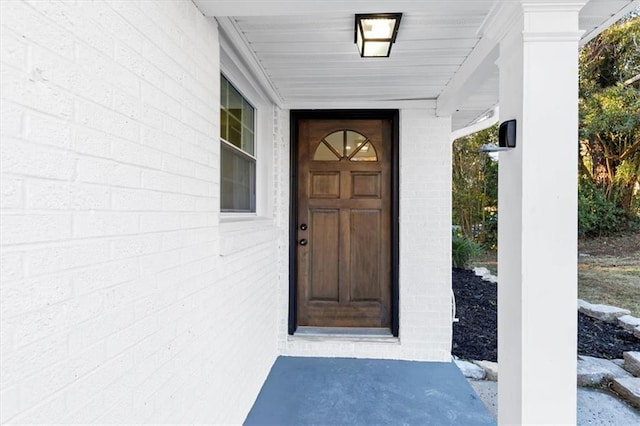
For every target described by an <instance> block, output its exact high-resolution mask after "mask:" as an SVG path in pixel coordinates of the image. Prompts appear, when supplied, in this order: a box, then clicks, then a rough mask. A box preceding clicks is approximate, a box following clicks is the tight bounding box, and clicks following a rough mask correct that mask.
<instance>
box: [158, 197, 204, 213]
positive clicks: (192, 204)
mask: <svg viewBox="0 0 640 426" xmlns="http://www.w3.org/2000/svg"><path fill="white" fill-rule="evenodd" d="M197 200H198V198H197V197H194V196H192V195H184V194H169V193H167V194H162V210H164V211H194V210H196V202H197Z"/></svg>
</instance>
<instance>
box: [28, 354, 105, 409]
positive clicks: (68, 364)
mask: <svg viewBox="0 0 640 426" xmlns="http://www.w3.org/2000/svg"><path fill="white" fill-rule="evenodd" d="M105 353H106V350H105V344H104V343H99V344H97V345H94V346H92V347H90V348H88V349H87V350H85V351H83V352H82V353H80V354H78V355H77V356H74V357H70V358H69V359H67V360H64V361H63V362H61V363H58V364H55V365H53V366H50V367H47V368H44V369H42V370H41V371H39V372H38V373H37V374H36V375H34V376H31V377H30V378H29V379H27V380H25V381H24V382H23V383H21V385H20V403H21V405H22V406H23V407H30V406H33V405H36V404H37V403H38V402H40V401H42V400H43V399H45V398H47V397H49V396H50V395H52V394H53V393H55V392H57V391H59V390H61V389H63V388H64V387H65V386H67V385H70V384H72V383H73V382H75V381H77V380H78V379H79V378H81V377H83V376H85V375H86V374H88V373H89V372H91V371H93V370H95V369H97V368H99V367H101V365H102V364H103V363H104V362H105Z"/></svg>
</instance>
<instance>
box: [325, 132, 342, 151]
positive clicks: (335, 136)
mask: <svg viewBox="0 0 640 426" xmlns="http://www.w3.org/2000/svg"><path fill="white" fill-rule="evenodd" d="M324 140H325V141H327V143H328V144H329V145H331V147H332V148H333V149H335V150H336V152H337V153H338V154H340V157H342V156H343V155H344V147H343V143H344V131H343V130H339V131H337V132H333V133H331V134H330V135H329V136H327V137H326V138H324Z"/></svg>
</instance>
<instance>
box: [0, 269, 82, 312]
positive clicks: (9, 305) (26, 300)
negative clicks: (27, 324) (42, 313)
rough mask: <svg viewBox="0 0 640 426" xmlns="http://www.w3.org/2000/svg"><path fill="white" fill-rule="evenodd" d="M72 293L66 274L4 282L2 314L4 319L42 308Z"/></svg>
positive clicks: (67, 297)
mask: <svg viewBox="0 0 640 426" xmlns="http://www.w3.org/2000/svg"><path fill="white" fill-rule="evenodd" d="M72 294H73V291H72V288H71V282H70V279H69V277H68V276H67V275H50V276H47V277H41V278H35V279H28V280H24V281H23V280H20V281H11V282H4V283H3V284H2V300H0V306H1V308H2V316H3V318H5V319H6V318H11V317H14V316H17V315H20V314H24V313H28V312H30V311H35V310H38V309H43V308H46V307H47V306H51V305H54V304H56V303H58V302H61V301H64V300H67V299H69V298H70V297H71V296H72Z"/></svg>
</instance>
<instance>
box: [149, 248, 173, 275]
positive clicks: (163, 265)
mask: <svg viewBox="0 0 640 426" xmlns="http://www.w3.org/2000/svg"><path fill="white" fill-rule="evenodd" d="M179 264H180V251H179V250H173V251H169V252H161V253H155V254H149V255H146V256H141V257H140V271H141V272H142V274H143V275H150V274H154V273H156V272H160V271H163V270H165V269H170V268H173V267H175V266H178V265H179Z"/></svg>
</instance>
